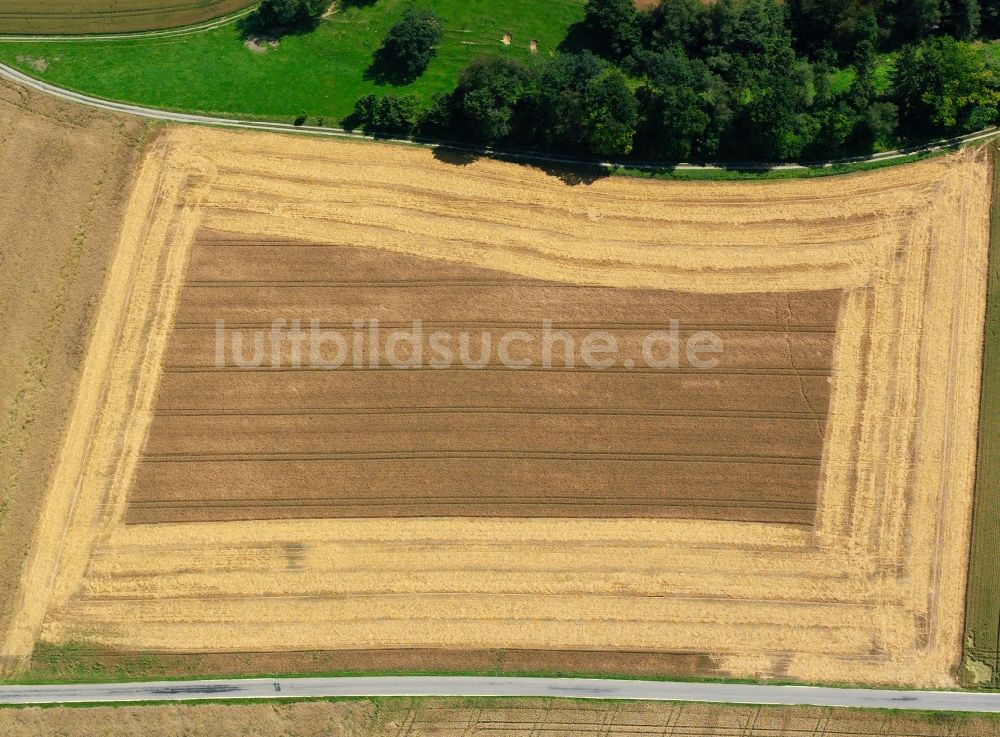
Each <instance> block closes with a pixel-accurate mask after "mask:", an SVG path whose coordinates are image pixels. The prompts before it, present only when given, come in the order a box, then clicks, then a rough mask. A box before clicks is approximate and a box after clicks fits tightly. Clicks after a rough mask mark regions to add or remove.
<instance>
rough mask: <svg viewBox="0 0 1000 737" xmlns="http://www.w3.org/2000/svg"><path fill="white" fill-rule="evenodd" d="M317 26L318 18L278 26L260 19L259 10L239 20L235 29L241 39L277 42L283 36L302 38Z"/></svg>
mask: <svg viewBox="0 0 1000 737" xmlns="http://www.w3.org/2000/svg"><path fill="white" fill-rule="evenodd" d="M317 26H319V18H313V19H310V20H308V21H305V22H303V23H298V24H296V25H294V26H280V25H276V24H274V23H271V22H269V21H268V20H267V19H266V18H262V17H261V13H260V10H259V9H258V10H256V11H254V12H253V13H251V14H250V15H248V16H246V17H245V18H241V19H240V20H239V21H238V22H237V24H236V28H237V30H238V31H239V33H240V36H241V37H242V38H243V39H265V40H273V41H277V40H279V39H281V38H284V37H285V36H302V35H304V34H306V33H310V32H312V31H314V30H316V27H317Z"/></svg>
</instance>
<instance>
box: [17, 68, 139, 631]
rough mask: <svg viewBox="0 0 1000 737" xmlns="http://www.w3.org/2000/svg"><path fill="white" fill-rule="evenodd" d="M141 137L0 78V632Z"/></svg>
mask: <svg viewBox="0 0 1000 737" xmlns="http://www.w3.org/2000/svg"><path fill="white" fill-rule="evenodd" d="M145 135H146V128H145V125H144V124H142V123H140V122H137V121H134V120H130V119H125V118H120V117H115V116H111V115H105V114H103V113H97V112H94V111H91V110H86V109H81V108H76V107H73V106H69V105H65V104H63V103H61V102H57V101H55V100H52V99H50V98H47V97H44V96H40V95H38V94H36V93H33V92H29V91H27V90H25V89H23V88H20V87H17V86H14V85H12V84H10V83H8V82H7V81H5V80H0V171H3V181H2V184H0V187H2V191H0V345H2V351H0V592H2V595H0V631H4V630H5V629H6V627H7V624H8V623H9V621H10V618H11V617H12V616H13V614H14V610H15V609H16V607H17V604H18V602H19V597H20V586H19V580H20V577H21V574H22V572H23V568H24V564H25V560H26V558H27V556H28V550H29V548H30V545H31V542H32V532H33V530H34V528H35V526H36V524H37V520H38V515H39V510H40V507H41V504H42V500H43V498H44V496H45V489H46V486H47V485H48V483H49V479H50V475H51V473H52V470H53V467H54V465H55V462H56V457H57V455H58V451H59V447H60V440H61V438H62V434H63V427H64V424H65V422H66V418H67V416H68V414H69V407H70V404H71V401H72V397H73V388H74V386H75V384H76V381H77V378H78V376H79V371H80V364H81V363H82V361H83V356H84V352H85V349H86V344H87V336H88V334H89V332H90V327H91V320H92V318H93V313H94V307H95V304H96V302H97V299H98V296H99V294H100V291H101V285H102V283H103V281H104V275H105V269H106V268H107V265H108V263H109V261H110V259H111V255H112V253H113V251H114V246H115V241H116V238H117V230H118V223H119V221H120V219H121V216H122V213H123V210H124V202H125V199H126V198H127V192H128V188H129V187H130V186H131V181H132V174H133V172H134V170H135V168H136V167H137V165H138V162H139V157H140V153H141V149H142V146H143V140H144V137H145Z"/></svg>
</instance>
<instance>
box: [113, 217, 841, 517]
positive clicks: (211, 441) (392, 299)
mask: <svg viewBox="0 0 1000 737" xmlns="http://www.w3.org/2000/svg"><path fill="white" fill-rule="evenodd" d="M380 255H381V254H380V253H379V252H378V251H372V250H371V249H352V248H349V247H345V246H341V245H334V244H320V245H315V246H311V247H310V246H306V245H299V244H280V243H279V244H266V245H254V244H249V243H242V242H235V243H234V242H233V241H231V240H226V239H222V240H219V239H212V238H209V237H205V236H203V237H199V238H197V239H196V241H195V244H194V246H193V248H192V256H191V263H190V265H189V267H188V271H187V276H186V280H185V285H184V287H183V290H182V292H181V298H180V305H179V307H178V310H177V313H176V316H175V322H174V332H173V333H172V336H171V340H170V344H169V345H168V348H167V353H166V357H165V360H164V361H165V362H164V368H163V374H162V378H161V384H160V391H159V398H158V400H157V405H156V410H155V413H156V414H155V418H154V420H153V423H152V426H151V428H150V431H149V437H148V439H147V441H146V445H145V448H144V451H143V456H142V459H141V461H140V465H139V468H138V470H137V476H136V480H135V484H134V486H133V489H132V491H131V495H130V498H129V510H128V514H127V516H126V522H128V523H157V522H179V521H218V520H233V519H244V520H246V519H267V518H279V519H280V518H317V517H368V518H374V517H435V516H442V517H568V518H577V517H652V518H661V517H678V518H690V519H729V520H744V521H757V522H783V523H787V524H798V525H811V524H812V521H813V518H814V517H815V511H816V495H817V492H818V488H819V472H820V460H821V455H822V444H823V431H824V425H825V420H826V409H827V405H828V403H829V387H830V384H829V381H830V379H829V377H830V368H831V361H832V349H833V337H834V331H835V329H836V321H837V315H838V312H839V307H840V299H841V293H840V292H839V291H827V292H806V293H793V294H791V295H789V294H743V295H739V294H737V295H698V294H687V293H682V292H665V291H661V290H655V289H633V290H625V289H615V288H607V287H590V286H580V285H573V284H566V283H559V282H550V281H545V280H541V279H535V280H532V279H519V278H515V277H513V276H511V275H510V274H506V273H503V272H491V271H489V270H485V269H477V268H473V267H468V266H460V265H457V264H448V263H442V262H440V261H429V260H424V259H416V258H413V257H407V256H402V255H398V254H384V255H383V256H382V257H381V258H380ZM307 317H308V318H310V319H312V320H316V321H317V323H319V324H318V325H317V327H318V328H319V329H322V330H332V329H337V330H340V331H341V332H344V331H347V333H348V334H350V328H351V326H352V322H353V320H354V319H355V318H359V317H363V318H365V322H366V324H367V322H368V321H369V320H378V321H379V322H378V329H379V330H380V331H381V333H382V334H385V333H386V332H387V331H390V330H393V329H394V326H395V327H396V328H399V329H406V330H410V331H411V334H412V326H411V325H410V324H408V321H409V323H412V321H413V320H414V319H415V318H416V319H420V320H421V321H422V324H421V329H422V330H424V331H427V332H429V331H432V330H438V331H441V332H442V333H444V334H447V335H453V334H454V333H455V332H456V331H457V330H468V331H475V332H477V333H478V335H477V336H476V337H475V338H470V340H471V341H472V342H474V343H475V344H476V346H477V347H476V349H475V351H474V353H475V354H478V353H480V352H481V350H482V349H481V346H480V345H479V343H480V342H481V339H480V335H481V333H482V332H483V331H488V332H489V333H490V335H491V336H492V337H491V338H490V340H492V341H493V342H495V341H496V336H500V335H502V334H504V331H513V330H518V331H521V332H522V333H524V335H526V336H529V337H530V340H531V341H532V342H531V344H530V345H528V344H527V343H525V342H524V339H523V338H522V339H521V341H520V342H519V343H518V344H517V347H516V350H512V351H511V356H510V358H513V359H515V360H517V361H524V360H529V361H531V366H530V367H525V368H523V369H516V368H509V367H508V366H505V365H503V364H502V363H501V362H500V361H499V359H498V356H497V354H496V352H495V351H493V350H491V351H490V355H489V361H488V362H487V363H486V365H483V366H481V367H480V368H473V367H467V366H462V365H457V366H451V367H448V368H446V369H437V370H435V369H430V368H425V369H423V370H421V369H415V370H409V371H407V370H403V369H398V370H393V366H392V365H391V364H390V363H388V360H389V358H391V357H388V356H386V355H379V356H377V357H376V358H375V360H374V361H373V360H372V359H373V357H372V355H371V351H370V349H369V350H367V351H365V353H364V355H363V356H362V357H361V358H363V362H359V363H360V364H361V365H354V364H352V363H348V364H347V365H346V366H344V367H343V368H342V369H340V370H335V371H331V370H329V369H323V368H317V367H316V366H315V365H309V356H308V355H306V356H305V357H304V359H303V357H302V356H300V357H299V359H300V360H299V363H300V364H301V363H303V361H304V362H305V365H303V366H300V367H298V368H296V367H295V366H294V365H293V363H292V360H291V359H292V358H293V356H292V355H291V352H292V349H291V346H290V345H289V344H288V342H287V341H284V345H283V349H282V351H281V353H282V355H281V358H280V359H279V361H277V362H273V361H272V360H271V359H270V358H268V359H267V361H266V363H265V365H264V366H263V367H261V368H259V369H257V370H253V369H247V368H241V367H239V366H237V365H234V363H233V360H232V357H231V355H230V353H229V352H227V353H226V363H227V365H228V367H227V368H219V367H217V366H216V361H217V350H216V345H215V343H216V327H215V321H216V320H218V319H223V320H225V324H226V325H227V326H240V328H241V329H243V330H245V331H248V332H249V331H253V330H260V331H262V333H264V338H265V342H262V343H261V345H262V347H263V351H262V352H260V356H261V357H262V359H263V357H264V356H268V357H269V356H271V355H272V348H273V346H272V345H271V341H270V335H269V334H268V333H267V330H268V328H269V327H270V326H271V324H272V321H273V320H284V321H285V322H284V323H283V324H290V323H291V322H292V321H293V320H302V321H305V319H304V318H307ZM543 320H549V321H551V322H552V330H553V331H559V332H565V333H566V334H568V335H569V336H570V337H571V338H572V339H573V341H574V345H576V346H579V345H580V344H582V343H583V340H584V338H585V336H586V335H587V334H588V333H589V332H591V331H595V330H602V331H605V332H606V334H608V335H611V334H612V332H613V333H614V334H615V335H616V336H621V341H620V344H621V354H620V355H619V356H616V357H615V358H614V360H615V365H614V366H609V367H607V368H606V369H601V370H595V369H591V368H588V367H587V366H585V365H582V364H581V363H580V358H579V357H578V356H577V355H573V356H572V361H571V362H572V365H567V363H568V362H567V361H566V359H565V358H564V356H565V354H566V351H565V349H564V345H565V344H562V343H561V344H559V346H557V349H556V350H554V351H553V353H557V356H556V358H557V359H559V364H558V365H556V366H551V367H549V368H545V367H544V366H543V364H542V358H543V356H542V352H543V351H542V348H541V345H542V342H543V339H542V335H541V332H542V328H541V325H542V321H543ZM671 320H676V321H678V322H679V324H680V325H682V326H683V327H684V332H683V333H682V338H685V339H686V337H688V336H690V335H692V334H693V333H695V332H697V331H704V330H712V331H713V333H715V334H716V335H718V336H719V337H720V338H721V340H722V341H723V345H724V346H725V350H724V352H723V353H722V354H721V355H720V357H719V359H718V366H717V367H715V368H713V369H711V370H707V369H697V368H693V367H691V366H683V367H677V368H669V369H663V368H653V367H650V366H646V365H644V364H643V362H642V356H641V347H640V343H641V341H642V338H643V336H644V335H645V334H646V333H649V332H650V331H654V330H662V329H664V328H666V327H667V326H668V325H669V324H670V321H671ZM367 336H368V332H365V337H367ZM247 342H249V338H248V340H247ZM379 342H380V343H381V341H379ZM421 342H422V343H425V342H426V335H425V336H424V339H423V340H422V341H421ZM453 342H457V341H453ZM241 352H242V353H246V354H247V355H249V352H247V351H241ZM300 352H301V353H305V351H300ZM328 352H330V351H328ZM423 352H425V353H429V351H423ZM577 352H578V351H574V353H577ZM661 352H662V351H661ZM380 353H382V354H384V353H385V350H384V349H381V350H380ZM407 354H408V355H409V354H412V350H409V349H408V353H407ZM246 357H247V356H246V355H244V356H243V359H244V360H246ZM472 357H473V358H480V356H478V355H473V356H472ZM328 358H331V359H332V357H328ZM482 360H484V361H485V360H486V359H485V358H484V359H482ZM627 361H631V362H632V363H633V364H634V366H631V367H626V365H625V362H627Z"/></svg>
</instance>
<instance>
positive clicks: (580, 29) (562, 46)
mask: <svg viewBox="0 0 1000 737" xmlns="http://www.w3.org/2000/svg"><path fill="white" fill-rule="evenodd" d="M598 47H599V44H597V43H596V39H595V38H594V35H593V33H591V32H590V29H589V28H587V24H586V23H585V22H584V21H582V20H581V21H577V22H576V23H574V24H573V25H571V26H570V27H569V28H568V29H566V38H564V39H563V40H562V41H560V42H559V46H558V47H557V49H558V51H560V52H561V53H563V54H579V53H581V52H583V51H587V50H590V51H593V50H594V49H596V48H598Z"/></svg>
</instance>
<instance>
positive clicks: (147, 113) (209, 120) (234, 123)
mask: <svg viewBox="0 0 1000 737" xmlns="http://www.w3.org/2000/svg"><path fill="white" fill-rule="evenodd" d="M2 42H3V38H2V37H0V43H2ZM0 77H6V78H7V79H10V80H13V81H14V82H17V83H19V84H22V85H24V86H25V87H30V88H31V89H34V90H37V91H39V92H44V93H46V94H49V95H53V96H55V97H58V98H60V99H62V100H66V101H68V102H75V103H78V104H80V105H87V106H88V107H95V108H99V109H101V110H108V111H112V112H117V113H125V114H128V115H137V116H139V117H142V118H148V119H150V120H159V121H165V122H171V123H193V124H200V125H213V126H220V127H225V128H242V129H247V130H262V131H270V132H279V133H280V132H284V133H304V134H310V135H315V136H327V137H337V138H362V139H364V138H367V139H370V138H372V137H371V136H368V135H366V134H364V133H357V132H353V131H347V130H344V129H342V128H331V127H319V126H308V125H293V124H291V123H272V122H268V121H257V120H236V119H233V118H222V117H214V116H211V115H195V114H191V113H175V112H171V111H169V110H159V109H156V108H149V107H143V106H141V105H132V104H129V103H123V102H112V101H110V100H102V99H100V98H97V97H91V96H90V95H84V94H81V93H79V92H73V91H72V90H67V89H64V88H62V87H58V86H56V85H53V84H49V83H48V82H43V81H41V80H39V79H35V78H34V77H32V76H30V75H27V74H24V73H23V72H20V71H18V70H17V69H14V68H13V67H10V66H7V65H6V64H2V63H0ZM998 134H1000V128H998V127H991V128H986V129H985V130H982V131H978V132H976V133H970V134H968V135H965V136H960V137H958V138H951V139H947V140H943V141H935V142H933V143H929V144H927V145H925V146H917V147H913V148H907V149H899V150H896V151H883V152H882V153H878V154H874V155H872V156H866V157H855V158H849V159H839V160H837V161H829V162H825V163H822V164H815V165H808V166H807V165H803V164H767V163H739V164H684V163H681V164H672V165H664V164H644V163H636V162H613V161H601V162H596V161H584V160H581V159H574V158H566V157H556V156H545V155H543V154H534V153H521V152H508V151H500V150H493V149H489V148H484V147H477V146H466V145H460V144H451V143H447V144H446V146H447V147H448V148H455V149H461V150H464V151H470V152H473V153H480V154H484V155H489V154H498V155H502V156H504V157H505V158H509V159H516V160H522V161H529V162H530V161H535V162H541V163H548V164H564V165H565V164H568V165H580V164H586V165H590V166H600V167H604V168H609V169H614V168H629V169H641V170H647V171H663V170H668V169H669V170H682V171H725V170H727V169H733V168H738V169H744V170H758V171H771V170H804V169H815V168H822V167H830V166H836V165H841V164H858V163H865V162H869V163H875V162H885V161H893V160H894V159H903V158H906V157H907V156H911V155H913V154H919V153H930V152H933V151H939V150H942V149H945V148H949V147H954V146H959V145H964V144H969V143H976V142H981V141H986V140H989V139H991V138H994V137H995V136H997V135H998ZM394 140H396V141H397V142H398V143H406V144H411V145H414V146H434V145H439V144H437V143H435V142H433V141H412V140H407V139H394Z"/></svg>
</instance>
